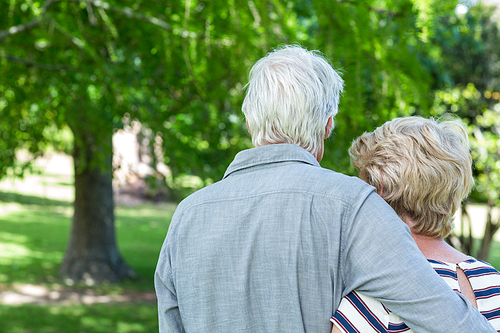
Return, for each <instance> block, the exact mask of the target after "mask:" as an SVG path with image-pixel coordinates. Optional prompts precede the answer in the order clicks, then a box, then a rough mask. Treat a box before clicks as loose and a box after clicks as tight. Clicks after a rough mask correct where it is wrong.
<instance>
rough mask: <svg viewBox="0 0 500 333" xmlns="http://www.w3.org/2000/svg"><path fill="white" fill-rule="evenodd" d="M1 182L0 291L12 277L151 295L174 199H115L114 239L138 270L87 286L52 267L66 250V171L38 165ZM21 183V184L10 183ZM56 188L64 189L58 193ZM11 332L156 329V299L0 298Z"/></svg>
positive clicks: (11, 285) (12, 283)
mask: <svg viewBox="0 0 500 333" xmlns="http://www.w3.org/2000/svg"><path fill="white" fill-rule="evenodd" d="M35 178H36V180H35ZM9 182H10V183H9ZM3 183H4V185H5V186H0V292H2V291H8V290H12V289H15V287H16V286H19V285H36V286H43V287H44V288H45V289H47V290H64V291H71V292H85V293H87V294H88V293H89V292H90V293H91V294H95V295H109V294H111V295H118V296H120V295H129V294H131V293H132V294H134V295H139V294H144V293H149V295H151V293H152V292H154V286H153V274H154V270H155V267H156V261H157V259H158V254H159V251H160V248H161V245H162V243H163V240H164V238H165V234H166V232H167V229H168V225H169V223H170V219H171V218H172V214H173V211H174V210H175V205H173V204H149V203H144V204H140V205H137V206H133V207H126V206H118V207H116V211H115V214H116V237H117V243H118V247H119V249H120V251H121V253H122V255H123V257H124V258H125V260H126V261H127V262H128V263H129V265H130V266H131V267H133V268H134V270H135V271H136V273H137V274H138V276H139V278H138V279H137V280H134V281H130V282H126V283H122V284H119V285H101V286H96V287H92V288H89V287H88V286H82V285H77V286H66V285H64V284H63V283H61V281H60V280H59V279H58V269H59V265H60V263H61V260H62V259H63V257H64V253H65V250H66V246H67V242H68V236H69V231H70V226H71V217H72V213H73V208H72V197H71V194H72V181H71V175H62V176H61V175H58V174H49V173H42V174H41V175H38V176H36V177H31V178H30V177H28V179H26V180H24V181H23V182H17V181H16V186H13V185H12V184H13V183H12V182H11V181H7V182H3ZM26 183H28V186H25V187H23V186H18V185H19V184H25V185H26ZM35 188H38V190H36V189H35ZM19 189H20V190H19ZM61 193H66V195H59V194H61ZM68 193H69V194H70V195H68ZM89 289H90V291H89ZM18 332H19V333H44V332H47V333H49V332H50V333H52V332H57V333H59V332H65V333H66V332H89V333H90V332H113V333H114V332H118V333H122V332H123V333H125V332H158V320H157V309H156V302H155V301H154V300H153V301H151V298H149V300H147V301H135V300H132V301H130V300H128V301H125V302H111V303H107V304H103V303H101V304H99V303H94V304H84V303H72V304H70V305H64V304H50V305H36V304H22V305H5V304H4V305H2V304H0V333H18Z"/></svg>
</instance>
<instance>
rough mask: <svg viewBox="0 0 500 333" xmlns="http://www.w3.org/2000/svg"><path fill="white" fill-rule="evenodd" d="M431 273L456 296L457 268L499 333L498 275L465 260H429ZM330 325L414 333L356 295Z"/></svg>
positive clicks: (362, 331) (352, 332) (362, 332)
mask: <svg viewBox="0 0 500 333" xmlns="http://www.w3.org/2000/svg"><path fill="white" fill-rule="evenodd" d="M428 262H429V263H430V264H431V266H432V268H434V271H435V272H436V273H438V274H439V276H441V277H442V278H443V279H444V280H445V281H446V283H447V284H448V285H449V286H450V287H451V288H452V289H453V290H455V291H457V292H460V287H459V285H458V278H457V266H458V267H459V268H461V269H462V270H463V271H464V273H465V275H466V276H467V279H468V280H469V282H470V285H471V287H472V290H473V291H474V296H475V297H476V302H477V307H478V309H479V311H480V312H481V314H482V315H483V316H485V317H486V319H488V322H489V323H490V324H491V325H492V326H493V327H494V328H495V329H496V330H497V332H500V273H499V272H498V271H497V270H496V269H495V268H493V267H492V266H491V265H489V264H488V263H486V262H483V261H480V260H477V259H473V258H471V259H468V260H466V261H463V262H460V263H458V264H450V263H446V262H442V261H437V260H431V259H429V260H428ZM332 322H333V323H334V324H335V326H337V327H338V328H339V329H340V330H341V331H343V332H347V333H372V332H375V333H398V332H405V333H411V332H414V331H413V330H411V329H410V328H409V327H408V326H406V325H405V324H404V323H403V322H402V320H401V319H400V318H399V317H398V316H396V315H395V314H394V313H392V312H390V311H389V310H388V309H387V308H386V307H385V306H384V305H383V304H382V303H380V302H379V301H377V300H375V299H374V298H372V297H369V296H366V295H363V294H361V293H358V292H356V291H354V292H352V293H350V294H349V295H347V296H346V297H344V298H343V299H342V301H341V303H340V306H339V308H338V309H337V312H335V314H334V315H333V316H332Z"/></svg>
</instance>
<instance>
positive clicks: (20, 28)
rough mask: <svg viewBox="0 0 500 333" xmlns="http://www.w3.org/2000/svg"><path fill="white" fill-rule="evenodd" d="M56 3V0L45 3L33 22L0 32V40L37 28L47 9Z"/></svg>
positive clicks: (48, 0)
mask: <svg viewBox="0 0 500 333" xmlns="http://www.w3.org/2000/svg"><path fill="white" fill-rule="evenodd" d="M56 1H58V0H47V1H45V3H44V4H43V5H42V8H41V10H40V11H41V13H40V15H38V16H37V17H35V18H34V19H33V20H31V21H29V22H28V23H25V24H20V25H16V26H13V27H10V28H9V29H8V30H3V31H0V39H4V38H6V37H9V36H12V35H15V34H18V33H20V32H24V31H27V30H30V29H33V28H34V27H36V26H38V25H39V24H40V23H41V22H42V21H43V20H44V19H45V13H46V11H47V8H49V7H50V6H51V5H52V4H53V3H55V2H56Z"/></svg>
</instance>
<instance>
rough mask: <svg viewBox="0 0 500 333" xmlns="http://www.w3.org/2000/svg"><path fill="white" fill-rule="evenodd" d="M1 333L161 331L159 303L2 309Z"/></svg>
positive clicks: (0, 311)
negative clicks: (159, 328) (157, 307)
mask: <svg viewBox="0 0 500 333" xmlns="http://www.w3.org/2000/svg"><path fill="white" fill-rule="evenodd" d="M0 317H1V318H8V320H5V321H2V324H1V327H0V331H1V332H9V333H40V332H44V333H66V332H79V333H100V332H103V333H104V332H105V333H108V332H116V333H132V332H138V333H139V332H144V333H146V332H147V333H149V332H158V320H157V310H156V304H133V305H106V304H98V305H92V306H84V305H80V306H68V307H63V306H51V307H45V306H35V305H23V306H0Z"/></svg>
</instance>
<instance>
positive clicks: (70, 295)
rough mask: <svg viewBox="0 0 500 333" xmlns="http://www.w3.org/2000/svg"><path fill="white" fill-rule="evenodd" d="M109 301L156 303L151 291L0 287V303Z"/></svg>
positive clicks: (46, 303)
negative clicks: (117, 292) (114, 291)
mask: <svg viewBox="0 0 500 333" xmlns="http://www.w3.org/2000/svg"><path fill="white" fill-rule="evenodd" d="M110 303H114V304H116V303H123V304H132V303H156V295H155V293H154V292H152V291H144V292H140V291H127V292H125V293H122V294H117V295H113V294H111V295H110V294H105V295H100V294H99V293H97V292H96V291H95V290H92V289H86V290H76V289H72V288H68V287H64V286H60V285H57V286H54V287H51V288H48V287H46V286H41V285H33V284H18V283H15V284H13V285H10V286H8V288H6V287H5V290H2V289H0V304H1V305H23V304H36V305H63V306H69V305H77V304H84V305H90V304H110Z"/></svg>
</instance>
